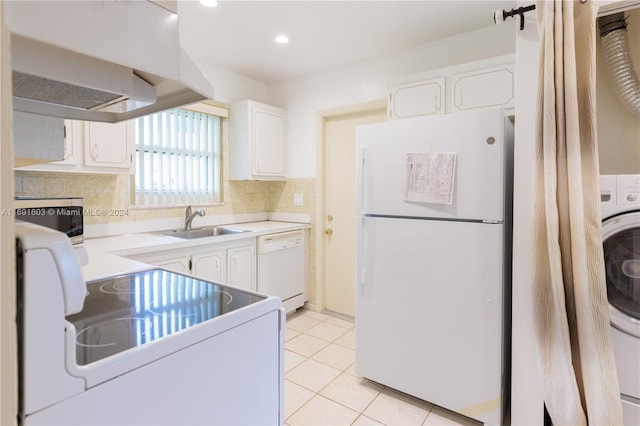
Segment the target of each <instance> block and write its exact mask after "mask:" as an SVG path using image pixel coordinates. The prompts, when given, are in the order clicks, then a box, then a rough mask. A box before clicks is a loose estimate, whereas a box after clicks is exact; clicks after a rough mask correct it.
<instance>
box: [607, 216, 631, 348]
mask: <svg viewBox="0 0 640 426" xmlns="http://www.w3.org/2000/svg"><path fill="white" fill-rule="evenodd" d="M602 239H603V246H604V263H605V269H606V278H607V297H608V299H609V314H610V317H611V323H612V325H613V326H614V327H617V328H619V329H620V330H622V331H624V332H626V333H629V334H631V335H633V336H636V337H640V211H634V212H629V213H624V214H621V215H619V216H615V217H612V218H609V219H606V220H605V221H604V222H603V223H602Z"/></svg>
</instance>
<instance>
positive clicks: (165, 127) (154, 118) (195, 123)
mask: <svg viewBox="0 0 640 426" xmlns="http://www.w3.org/2000/svg"><path fill="white" fill-rule="evenodd" d="M220 121H221V119H220V117H218V116H215V115H210V114H204V113H200V112H194V111H188V110H184V109H173V110H169V111H163V112H159V113H156V114H151V115H148V116H145V117H142V118H138V119H137V120H136V175H135V193H136V205H137V206H140V207H155V206H184V205H191V204H211V203H217V202H220V201H221V198H220V197H221V196H220V186H221V182H220V181H221V173H220V171H221V166H220V151H221V142H220V139H221V131H220Z"/></svg>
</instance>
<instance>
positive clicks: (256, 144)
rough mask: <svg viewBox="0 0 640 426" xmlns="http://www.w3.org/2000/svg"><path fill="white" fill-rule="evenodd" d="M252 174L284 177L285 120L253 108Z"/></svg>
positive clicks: (279, 116)
mask: <svg viewBox="0 0 640 426" xmlns="http://www.w3.org/2000/svg"><path fill="white" fill-rule="evenodd" d="M252 115H253V117H252V120H253V128H252V138H253V173H254V174H256V175H271V176H285V174H286V167H287V165H286V149H287V148H286V137H285V126H286V124H285V118H284V116H282V115H280V114H278V113H275V112H273V111H268V110H263V109H260V108H258V107H254V109H253V111H252Z"/></svg>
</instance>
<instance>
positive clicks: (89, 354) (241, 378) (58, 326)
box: [16, 224, 285, 425]
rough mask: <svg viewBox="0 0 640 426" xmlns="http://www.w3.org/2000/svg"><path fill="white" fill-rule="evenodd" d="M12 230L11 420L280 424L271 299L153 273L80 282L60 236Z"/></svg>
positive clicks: (280, 318)
mask: <svg viewBox="0 0 640 426" xmlns="http://www.w3.org/2000/svg"><path fill="white" fill-rule="evenodd" d="M16 235H17V239H18V251H17V258H18V264H19V267H18V297H19V301H20V302H19V315H20V320H19V324H18V325H19V336H20V337H19V344H20V375H21V380H20V383H21V387H20V420H21V422H22V423H23V424H25V425H31V424H83V425H86V424H103V425H104V424H127V425H130V424H280V423H282V421H283V417H282V416H283V405H282V385H283V345H284V343H283V342H284V322H285V314H284V309H283V308H282V307H281V302H280V299H278V298H274V297H268V296H264V295H260V294H257V293H252V292H248V291H244V290H239V289H236V288H233V287H228V286H223V285H219V284H215V283H210V282H206V281H201V280H198V279H197V278H195V277H192V276H187V275H181V274H177V273H174V272H169V271H166V270H163V269H149V270H145V271H140V272H135V273H131V274H125V275H119V276H114V277H107V278H105V279H100V280H96V281H93V282H88V283H86V284H85V282H84V281H83V279H82V275H81V273H80V268H79V266H78V264H77V261H76V260H75V257H74V254H73V249H72V247H71V244H70V243H69V240H68V238H67V237H66V236H65V235H64V234H62V233H59V232H57V231H52V230H49V229H46V228H42V227H39V226H37V225H31V224H19V225H17V226H16ZM105 401H109V403H108V404H106V403H105ZM114 405H115V406H118V407H119V408H118V409H117V410H114V409H113V406H114Z"/></svg>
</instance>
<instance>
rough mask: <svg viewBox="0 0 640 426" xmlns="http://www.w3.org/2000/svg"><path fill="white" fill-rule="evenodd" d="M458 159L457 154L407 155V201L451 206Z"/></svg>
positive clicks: (405, 194) (405, 195) (405, 197)
mask: <svg viewBox="0 0 640 426" xmlns="http://www.w3.org/2000/svg"><path fill="white" fill-rule="evenodd" d="M456 158H457V153H455V152H431V153H426V154H407V171H406V179H405V193H404V199H405V201H414V202H420V203H434V204H451V203H452V201H453V184H454V177H455V174H456Z"/></svg>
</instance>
